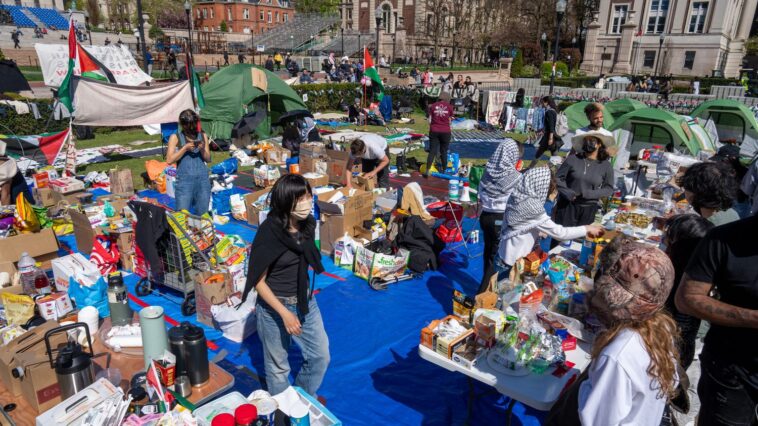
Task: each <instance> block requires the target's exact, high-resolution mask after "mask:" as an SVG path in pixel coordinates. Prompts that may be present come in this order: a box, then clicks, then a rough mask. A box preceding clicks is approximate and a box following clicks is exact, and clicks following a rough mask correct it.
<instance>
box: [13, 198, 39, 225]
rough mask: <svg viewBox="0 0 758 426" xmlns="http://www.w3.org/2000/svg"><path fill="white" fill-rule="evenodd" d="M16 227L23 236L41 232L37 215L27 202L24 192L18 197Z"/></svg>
mask: <svg viewBox="0 0 758 426" xmlns="http://www.w3.org/2000/svg"><path fill="white" fill-rule="evenodd" d="M14 226H15V227H16V229H17V230H18V231H19V232H20V233H22V234H31V233H34V232H39V230H40V225H39V219H38V218H37V213H35V212H34V208H33V207H32V205H31V204H29V202H28V201H26V197H24V193H23V192H21V193H19V194H18V196H16V223H15V224H14Z"/></svg>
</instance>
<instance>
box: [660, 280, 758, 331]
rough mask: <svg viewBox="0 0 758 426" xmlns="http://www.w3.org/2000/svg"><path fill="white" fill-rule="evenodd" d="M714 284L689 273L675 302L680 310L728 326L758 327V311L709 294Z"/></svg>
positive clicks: (680, 287)
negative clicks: (693, 276) (697, 278)
mask: <svg viewBox="0 0 758 426" xmlns="http://www.w3.org/2000/svg"><path fill="white" fill-rule="evenodd" d="M712 286H713V285H712V284H711V283H704V282H700V281H695V280H693V279H691V278H690V277H689V276H688V275H687V274H684V277H682V283H681V284H679V289H678V290H677V292H676V297H675V299H674V302H675V303H676V308H677V309H679V311H680V312H682V313H684V314H687V315H692V316H694V317H697V318H700V319H704V320H706V321H710V322H712V323H714V324H718V325H722V326H726V327H745V328H758V311H757V310H753V309H746V308H740V307H738V306H734V305H730V304H727V303H724V302H721V301H719V300H716V299H714V298H712V297H710V296H709V295H708V292H709V291H710V290H711V287H712Z"/></svg>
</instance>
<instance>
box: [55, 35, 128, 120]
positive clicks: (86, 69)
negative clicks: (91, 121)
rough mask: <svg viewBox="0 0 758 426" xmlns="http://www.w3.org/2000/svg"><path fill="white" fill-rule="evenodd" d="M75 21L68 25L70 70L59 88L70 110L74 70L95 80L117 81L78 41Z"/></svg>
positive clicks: (59, 96) (60, 96) (72, 96)
mask: <svg viewBox="0 0 758 426" xmlns="http://www.w3.org/2000/svg"><path fill="white" fill-rule="evenodd" d="M74 27H75V25H74V22H73V21H71V22H70V23H69V26H68V72H67V73H66V77H65V78H64V79H63V82H62V83H61V87H60V88H59V89H58V98H59V99H60V101H61V103H62V104H63V105H65V106H66V108H68V110H69V112H73V111H74V107H73V103H74V94H73V90H72V85H73V77H74V75H75V72H74V70H78V71H79V73H78V75H80V76H81V77H84V78H91V79H93V80H100V81H107V82H109V83H116V79H115V78H114V77H113V73H111V71H110V70H109V69H108V68H106V67H105V65H103V64H102V63H101V62H100V61H98V60H97V59H95V57H94V56H92V55H90V54H89V53H88V52H87V51H86V50H84V48H83V47H82V45H81V44H79V42H78V41H76V32H75V31H74Z"/></svg>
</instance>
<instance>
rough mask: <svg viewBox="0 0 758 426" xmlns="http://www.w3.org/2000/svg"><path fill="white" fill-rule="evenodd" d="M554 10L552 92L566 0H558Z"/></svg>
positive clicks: (551, 91)
mask: <svg viewBox="0 0 758 426" xmlns="http://www.w3.org/2000/svg"><path fill="white" fill-rule="evenodd" d="M555 12H556V14H557V18H556V22H555V49H553V70H552V72H551V73H550V92H549V94H550V95H552V94H553V87H555V62H556V61H557V60H558V43H559V42H560V40H561V21H562V20H563V14H564V13H566V0H558V2H557V3H556V4H555Z"/></svg>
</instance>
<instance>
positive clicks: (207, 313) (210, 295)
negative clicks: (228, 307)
mask: <svg viewBox="0 0 758 426" xmlns="http://www.w3.org/2000/svg"><path fill="white" fill-rule="evenodd" d="M213 275H216V273H213V272H200V273H199V274H197V275H196V276H195V308H196V311H197V320H198V321H199V322H201V323H203V324H205V325H208V326H211V327H213V326H214V325H213V315H212V314H211V306H212V305H219V304H222V303H226V299H227V298H228V297H229V296H230V295H231V294H232V293H233V292H234V283H233V282H232V277H231V276H230V275H229V274H228V273H221V275H223V281H220V282H216V283H206V280H207V279H208V278H209V277H211V276H213Z"/></svg>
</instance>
